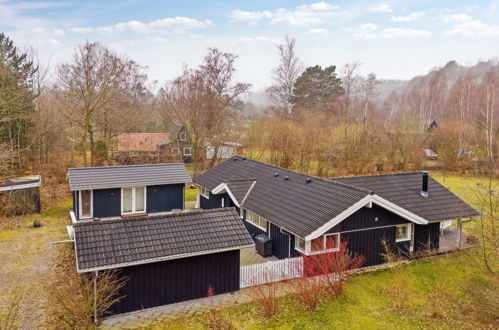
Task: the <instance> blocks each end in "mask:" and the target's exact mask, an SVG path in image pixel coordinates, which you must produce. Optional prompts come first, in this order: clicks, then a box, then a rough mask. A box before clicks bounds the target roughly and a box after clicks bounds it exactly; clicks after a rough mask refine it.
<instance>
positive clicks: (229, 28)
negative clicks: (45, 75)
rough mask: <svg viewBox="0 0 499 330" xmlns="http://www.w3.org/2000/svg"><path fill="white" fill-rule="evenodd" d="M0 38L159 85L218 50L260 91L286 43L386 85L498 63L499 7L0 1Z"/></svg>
mask: <svg viewBox="0 0 499 330" xmlns="http://www.w3.org/2000/svg"><path fill="white" fill-rule="evenodd" d="M0 31H1V32H5V33H6V34H7V35H8V36H10V37H11V38H12V39H13V40H14V41H15V42H16V43H17V44H18V45H19V46H22V47H25V46H32V47H34V48H36V49H38V51H39V53H40V57H41V59H42V60H43V61H49V60H50V63H51V65H52V67H53V66H55V65H56V64H57V63H60V62H61V61H67V60H69V59H70V56H71V53H72V52H73V49H74V47H75V46H76V45H78V44H80V43H83V42H85V41H86V40H89V41H99V42H102V43H104V44H106V45H108V46H110V47H112V48H113V49H115V50H117V51H119V52H121V53H124V54H126V55H128V56H129V57H130V58H132V59H133V60H135V61H137V62H138V63H139V64H141V65H144V66H147V67H148V68H149V69H148V74H149V77H150V78H151V79H153V80H158V81H159V82H160V83H162V82H164V81H165V80H169V79H172V78H174V77H175V76H176V75H178V74H179V73H180V71H181V69H182V65H183V64H184V63H185V64H187V65H193V66H194V65H197V64H199V63H200V62H201V60H202V57H203V55H204V54H205V53H206V48H207V47H219V48H220V49H222V50H224V51H230V52H233V53H235V54H237V55H238V56H239V60H238V62H237V69H238V73H237V78H238V79H239V80H241V81H245V82H249V83H251V84H253V85H254V88H255V89H260V88H262V87H265V86H266V85H268V84H269V83H270V77H271V69H272V68H273V67H274V66H275V65H276V64H277V61H278V57H277V51H276V48H275V44H276V43H279V42H281V41H282V40H283V36H284V35H285V34H290V35H291V36H294V37H295V38H296V39H297V52H298V55H299V56H300V58H301V59H302V60H303V62H304V63H305V64H306V65H315V64H319V65H322V66H327V65H331V64H333V65H336V66H338V67H340V66H342V65H343V64H345V63H347V62H353V61H360V62H361V63H363V66H362V70H363V72H364V73H368V72H374V73H376V75H377V76H378V77H379V78H385V79H390V78H395V79H407V78H411V77H413V76H415V75H418V74H425V73H426V72H428V71H429V70H430V69H431V68H433V67H435V66H441V65H444V64H445V63H446V62H447V61H449V60H456V61H458V62H459V63H461V64H473V63H475V62H476V61H478V60H480V59H484V60H486V59H490V58H495V57H498V56H499V1H472V0H468V1H461V0H450V1H441V0H438V1H437V0H432V1H425V0H420V1H415V0H414V1H410V0H405V1H381V2H376V1H353V0H352V1H330V2H329V1H328V2H314V1H310V2H309V1H276V0H265V1H260V0H252V1H237V0H232V1H224V0H220V1H193V0H183V1H138V0H128V1H114V0H103V1H81V2H77V1H22V2H21V1H12V0H0Z"/></svg>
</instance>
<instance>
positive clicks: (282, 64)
mask: <svg viewBox="0 0 499 330" xmlns="http://www.w3.org/2000/svg"><path fill="white" fill-rule="evenodd" d="M295 45H296V40H295V38H292V37H290V36H289V35H286V37H285V43H284V44H280V45H277V49H278V50H279V65H278V66H277V68H275V69H274V70H273V71H272V80H273V84H272V86H270V87H269V88H268V89H267V91H266V94H267V95H268V97H269V98H270V100H271V102H272V104H273V105H274V107H275V108H276V109H277V110H278V111H279V112H284V113H286V114H287V115H291V111H292V108H293V106H292V102H291V99H292V97H293V88H294V85H295V82H296V80H297V79H298V77H299V76H300V74H301V73H302V71H303V64H302V63H301V61H300V60H299V59H298V57H297V56H296V52H295Z"/></svg>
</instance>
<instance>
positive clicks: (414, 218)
mask: <svg viewBox="0 0 499 330" xmlns="http://www.w3.org/2000/svg"><path fill="white" fill-rule="evenodd" d="M372 203H374V204H376V205H378V206H380V207H382V208H384V209H386V210H388V211H390V212H392V213H394V214H397V215H399V216H401V217H402V218H404V219H407V220H409V221H411V222H414V223H417V224H420V225H427V224H428V220H426V219H424V218H422V217H420V216H418V215H416V214H414V213H412V212H409V211H407V210H406V209H404V208H402V207H400V206H398V205H396V204H394V203H392V202H390V201H388V200H386V199H384V198H383V197H381V196H378V195H376V194H373V195H367V196H365V197H364V198H362V199H361V200H359V201H358V202H356V203H355V204H353V205H351V206H350V207H349V208H347V209H346V210H344V211H343V212H341V213H340V214H338V215H337V216H336V217H334V218H333V219H331V220H330V221H328V222H327V223H325V224H324V225H322V226H320V227H319V228H317V229H316V230H314V231H313V232H312V233H311V234H309V235H307V236H306V237H305V240H307V241H310V240H313V239H315V238H317V237H319V236H321V235H322V234H324V233H325V232H327V231H328V230H329V229H331V228H333V227H334V226H336V225H337V224H339V223H340V222H341V221H343V220H345V219H346V218H348V217H349V216H350V215H352V214H354V213H355V212H357V211H358V210H360V209H361V208H363V207H364V206H369V205H371V204H372Z"/></svg>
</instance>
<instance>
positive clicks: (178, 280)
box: [110, 250, 240, 314]
mask: <svg viewBox="0 0 499 330" xmlns="http://www.w3.org/2000/svg"><path fill="white" fill-rule="evenodd" d="M239 258H240V255H239V250H234V251H227V252H221V253H216V254H208V255H203V256H195V257H190V258H183V259H176V260H170V261H163V262H158V263H152V264H144V265H138V266H131V267H126V268H121V269H120V270H119V274H120V276H124V277H125V278H128V281H127V282H126V284H125V286H124V287H123V288H121V290H120V293H119V296H120V297H121V296H123V298H122V299H121V300H120V301H119V302H117V303H115V304H114V305H113V306H112V307H111V308H110V311H111V312H112V313H114V314H118V313H125V312H131V311H135V310H139V309H143V308H151V307H155V306H161V305H166V304H172V303H176V302H180V301H185V300H191V299H197V298H203V297H206V296H207V294H208V288H209V287H210V286H211V287H213V289H214V291H215V293H216V294H221V293H227V292H233V291H237V290H239V267H240V263H239Z"/></svg>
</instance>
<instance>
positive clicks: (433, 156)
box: [423, 148, 438, 160]
mask: <svg viewBox="0 0 499 330" xmlns="http://www.w3.org/2000/svg"><path fill="white" fill-rule="evenodd" d="M423 153H424V156H425V158H426V159H428V160H437V159H438V155H437V153H436V152H435V151H433V150H431V149H427V148H424V149H423Z"/></svg>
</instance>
